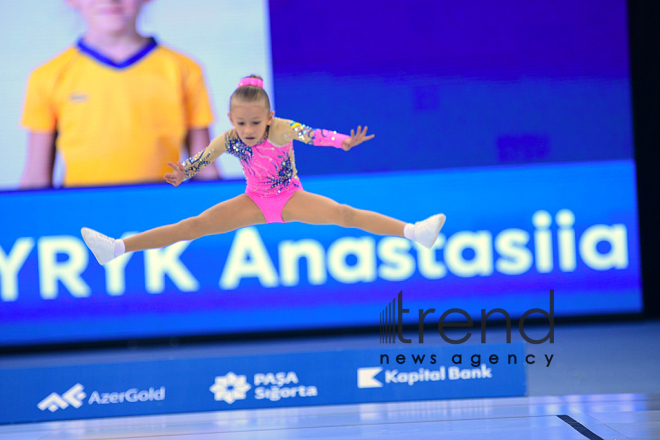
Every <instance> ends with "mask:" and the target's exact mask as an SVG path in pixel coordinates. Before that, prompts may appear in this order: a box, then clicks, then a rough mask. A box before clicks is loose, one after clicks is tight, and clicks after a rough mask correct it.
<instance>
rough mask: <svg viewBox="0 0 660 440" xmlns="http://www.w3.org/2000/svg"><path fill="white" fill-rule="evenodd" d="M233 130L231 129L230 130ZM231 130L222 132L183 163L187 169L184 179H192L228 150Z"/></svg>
mask: <svg viewBox="0 0 660 440" xmlns="http://www.w3.org/2000/svg"><path fill="white" fill-rule="evenodd" d="M230 131H231V130H230ZM228 136H229V131H227V132H225V133H222V134H221V135H220V136H218V137H216V138H215V139H213V140H212V141H211V142H210V143H209V144H208V145H207V146H206V148H204V149H203V150H202V151H200V152H199V153H197V154H196V155H194V156H193V157H189V158H188V159H186V160H185V161H183V162H182V163H181V165H183V168H184V169H185V173H186V174H185V177H184V179H183V180H184V181H185V180H188V179H190V178H191V177H193V176H194V175H195V174H197V173H198V172H199V170H201V169H202V168H204V167H205V166H206V165H208V164H210V163H212V162H213V161H214V160H216V159H217V158H218V157H219V156H220V155H221V154H222V153H224V152H226V151H227V147H226V145H227V138H228Z"/></svg>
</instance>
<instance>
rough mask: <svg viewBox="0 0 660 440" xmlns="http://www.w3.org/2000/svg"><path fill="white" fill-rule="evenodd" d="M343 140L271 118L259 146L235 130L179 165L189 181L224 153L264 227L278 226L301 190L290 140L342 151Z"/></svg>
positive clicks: (340, 137) (334, 133) (303, 126)
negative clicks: (235, 162)
mask: <svg viewBox="0 0 660 440" xmlns="http://www.w3.org/2000/svg"><path fill="white" fill-rule="evenodd" d="M346 138H348V136H346V135H343V134H338V133H336V132H331V131H327V130H321V129H312V128H311V127H308V126H306V125H303V124H299V123H297V122H292V121H286V120H283V119H279V118H274V119H273V123H272V124H271V126H269V127H268V128H267V129H266V133H265V136H264V139H263V140H262V141H261V142H260V143H258V144H256V145H254V146H248V145H246V144H245V143H244V142H243V141H242V140H241V139H240V138H239V137H238V135H237V134H236V130H230V131H228V132H226V133H223V134H222V135H220V136H218V137H217V138H216V139H214V140H213V141H212V142H211V144H209V146H208V147H207V148H206V149H205V150H203V151H201V152H200V153H199V154H198V155H196V156H195V157H193V158H190V159H188V160H187V161H186V162H184V163H183V165H184V167H185V169H186V178H189V177H192V176H193V175H194V174H195V173H196V172H197V171H199V169H201V168H202V167H204V166H206V165H207V164H209V163H211V162H212V161H213V160H215V158H217V156H219V154H220V153H217V151H220V152H223V151H222V150H224V151H226V152H227V153H229V154H231V155H232V156H236V157H237V158H238V159H239V160H240V162H241V166H242V167H243V173H244V174H245V178H246V181H247V186H246V189H245V193H246V194H247V195H248V196H249V197H250V199H252V201H254V203H255V204H256V205H257V206H258V207H259V209H260V210H261V212H262V213H263V214H264V217H265V218H266V223H282V222H283V220H282V209H283V208H284V205H285V204H286V203H287V202H288V201H289V199H290V198H291V196H293V193H295V192H296V191H299V190H301V189H302V184H301V183H300V179H299V178H298V172H297V170H296V165H295V158H294V154H293V140H294V139H296V140H299V141H301V142H304V143H307V144H311V145H317V146H333V147H336V148H342V141H343V140H344V139H346ZM219 144H220V145H219Z"/></svg>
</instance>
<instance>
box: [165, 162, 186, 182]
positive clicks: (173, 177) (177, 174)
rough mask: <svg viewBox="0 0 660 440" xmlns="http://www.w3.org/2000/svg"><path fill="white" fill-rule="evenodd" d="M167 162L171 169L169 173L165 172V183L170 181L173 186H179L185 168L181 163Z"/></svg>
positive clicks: (184, 173) (184, 174)
mask: <svg viewBox="0 0 660 440" xmlns="http://www.w3.org/2000/svg"><path fill="white" fill-rule="evenodd" d="M167 164H168V165H169V166H171V167H172V170H173V171H172V172H171V173H167V174H165V176H164V177H165V180H166V181H167V183H171V184H172V185H174V186H179V185H180V184H181V182H183V179H184V177H185V176H186V170H185V168H183V165H181V164H180V163H177V164H174V163H172V162H167Z"/></svg>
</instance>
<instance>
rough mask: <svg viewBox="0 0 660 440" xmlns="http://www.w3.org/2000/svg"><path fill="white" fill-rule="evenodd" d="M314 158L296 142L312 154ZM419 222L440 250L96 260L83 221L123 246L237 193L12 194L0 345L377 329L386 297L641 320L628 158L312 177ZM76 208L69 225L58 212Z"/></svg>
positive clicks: (288, 245)
mask: <svg viewBox="0 0 660 440" xmlns="http://www.w3.org/2000/svg"><path fill="white" fill-rule="evenodd" d="M304 147H305V146H303V147H301V148H304ZM303 185H304V187H305V189H306V190H307V191H310V192H315V193H319V194H322V195H325V196H328V197H330V198H332V199H334V200H337V201H338V202H340V203H346V204H349V205H352V206H355V207H358V208H362V209H369V210H373V211H377V212H380V213H383V214H387V215H390V216H393V217H396V218H400V219H403V220H406V221H415V220H421V219H424V218H426V217H428V216H429V215H432V214H435V213H437V212H445V213H447V223H446V224H445V226H444V228H443V230H442V233H441V234H440V237H439V238H438V240H437V242H436V244H435V247H434V248H433V249H432V250H428V249H426V248H422V247H420V246H418V245H416V244H413V243H412V242H410V241H408V240H406V239H404V238H400V237H382V236H375V235H372V234H368V233H366V232H363V231H360V230H357V229H345V228H341V227H338V226H314V225H306V224H301V223H290V224H269V225H259V226H257V227H249V228H243V229H240V230H238V231H236V232H231V233H227V234H220V235H214V236H209V237H203V238H201V239H199V240H195V241H193V242H180V243H176V244H173V245H172V246H169V247H167V248H164V249H153V250H149V251H146V252H137V253H130V254H127V255H124V256H122V257H120V258H118V259H116V260H115V261H113V262H112V263H111V264H109V265H106V266H103V267H102V266H100V265H99V264H97V262H96V261H95V260H94V257H93V256H92V254H91V253H90V252H89V251H88V249H87V247H86V246H85V244H84V243H83V241H82V238H81V237H80V228H81V227H82V226H87V227H91V228H94V229H97V230H99V231H100V232H103V233H105V234H108V235H111V236H114V237H120V236H125V235H128V234H131V233H134V232H136V231H144V230H146V229H150V228H153V227H156V226H160V225H164V224H170V223H175V222H177V221H179V220H181V219H183V218H186V217H190V216H194V215H197V214H199V213H200V212H202V211H203V210H205V209H207V208H209V207H210V206H213V205H214V204H216V203H218V202H220V201H222V200H226V199H228V198H231V197H234V196H236V195H238V194H240V193H242V192H243V190H244V183H242V182H215V183H195V182H192V183H190V184H186V185H182V186H181V187H179V188H173V187H170V186H169V185H166V184H163V185H153V186H149V187H142V186H140V187H131V188H125V187H122V188H104V189H95V190H92V189H70V190H62V191H59V192H52V191H51V192H40V191H35V192H27V193H25V192H20V193H19V192H16V193H5V194H0V201H1V202H2V206H3V212H7V213H10V215H7V216H3V218H2V226H3V233H2V235H1V236H0V278H1V281H2V282H1V283H0V345H20V344H34V343H56V342H69V341H82V340H103V339H132V338H148V337H158V336H173V335H176V336H181V335H198V334H221V333H242V332H269V331H281V330H304V329H308V328H327V327H342V326H362V325H365V326H366V325H372V326H376V325H378V315H377V314H374V313H373V310H380V309H381V307H382V304H383V300H384V298H388V299H391V298H392V297H394V295H396V294H397V292H399V291H401V290H403V291H404V294H405V296H406V300H407V301H410V306H411V307H413V308H419V307H423V308H427V307H430V306H432V307H436V308H438V309H439V310H443V309H449V308H451V307H460V308H462V309H464V310H467V311H468V312H470V313H471V314H473V317H475V318H478V314H479V311H480V310H481V309H482V308H486V309H488V310H490V309H494V308H504V309H506V310H507V311H508V312H509V313H510V314H511V317H512V318H516V317H519V316H520V315H521V314H522V313H524V312H525V311H526V310H528V309H531V308H534V307H541V306H545V305H546V304H547V292H548V290H549V289H554V290H555V295H556V301H555V313H556V316H569V315H586V314H608V313H636V312H641V310H642V297H641V288H640V262H639V234H638V221H637V208H636V202H635V200H636V196H635V167H634V163H633V162H632V161H617V162H593V163H579V164H577V163H570V164H559V165H543V166H521V167H515V168H504V167H502V168H482V169H472V170H444V171H429V172H416V173H393V174H380V175H376V174H374V175H359V176H342V177H339V176H336V177H309V178H307V179H305V178H303ZM63 209H66V215H62V214H61V213H62V212H63V211H62V210H63Z"/></svg>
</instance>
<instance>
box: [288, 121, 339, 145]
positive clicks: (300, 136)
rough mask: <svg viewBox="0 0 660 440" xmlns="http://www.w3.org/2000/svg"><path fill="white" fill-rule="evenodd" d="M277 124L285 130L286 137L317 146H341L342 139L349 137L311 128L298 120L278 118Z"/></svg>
mask: <svg viewBox="0 0 660 440" xmlns="http://www.w3.org/2000/svg"><path fill="white" fill-rule="evenodd" d="M285 124H286V125H285ZM279 125H280V126H281V127H282V130H283V131H284V132H285V133H283V134H285V136H286V137H291V138H292V139H296V140H298V141H300V142H304V143H306V144H310V145H316V146H319V147H335V148H342V141H343V140H344V139H348V138H349V137H350V136H347V135H345V134H341V133H337V132H336V131H330V130H323V129H320V128H312V127H310V126H308V125H304V124H301V123H299V122H294V121H287V120H284V119H281V120H280V123H279ZM287 132H288V133H287Z"/></svg>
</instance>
